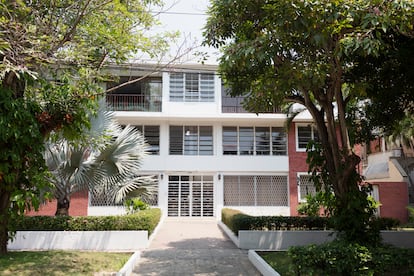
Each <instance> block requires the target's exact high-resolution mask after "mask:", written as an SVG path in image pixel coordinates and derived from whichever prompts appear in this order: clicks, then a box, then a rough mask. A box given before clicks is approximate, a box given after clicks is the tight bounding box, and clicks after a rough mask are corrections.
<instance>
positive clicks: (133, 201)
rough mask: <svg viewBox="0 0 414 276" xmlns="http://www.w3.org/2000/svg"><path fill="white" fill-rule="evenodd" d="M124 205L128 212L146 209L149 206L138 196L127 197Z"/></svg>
mask: <svg viewBox="0 0 414 276" xmlns="http://www.w3.org/2000/svg"><path fill="white" fill-rule="evenodd" d="M124 205H125V208H126V210H127V213H128V214H133V213H136V212H138V211H142V210H147V209H149V208H150V206H149V205H148V204H147V203H145V202H144V201H142V200H141V199H140V198H139V197H135V198H128V199H127V200H125V202H124Z"/></svg>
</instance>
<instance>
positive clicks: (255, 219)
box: [221, 208, 399, 235]
mask: <svg viewBox="0 0 414 276" xmlns="http://www.w3.org/2000/svg"><path fill="white" fill-rule="evenodd" d="M221 213H222V215H221V220H222V221H223V223H224V224H225V225H227V227H229V228H230V229H231V230H232V231H233V232H234V233H235V234H236V235H238V233H239V230H258V231H275V230H327V229H329V230H333V221H332V218H328V217H314V216H312V217H299V216H249V215H246V214H244V213H242V212H241V211H238V210H234V209H229V208H224V209H222V212H221ZM398 225H399V221H398V220H396V219H393V218H375V219H373V220H372V221H371V222H370V227H371V228H375V229H378V230H390V229H392V228H395V227H397V226H398Z"/></svg>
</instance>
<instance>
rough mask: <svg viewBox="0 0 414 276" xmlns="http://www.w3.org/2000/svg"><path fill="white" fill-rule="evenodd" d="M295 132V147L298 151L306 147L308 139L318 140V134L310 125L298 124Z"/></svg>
mask: <svg viewBox="0 0 414 276" xmlns="http://www.w3.org/2000/svg"><path fill="white" fill-rule="evenodd" d="M296 133H297V135H296V136H297V140H296V142H297V143H296V148H297V149H298V150H300V151H304V150H306V147H307V145H308V143H309V142H310V141H316V142H317V141H319V136H318V132H317V130H316V128H315V127H312V126H310V125H308V126H298V127H297V131H296Z"/></svg>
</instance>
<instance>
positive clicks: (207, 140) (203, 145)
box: [199, 126, 213, 155]
mask: <svg viewBox="0 0 414 276" xmlns="http://www.w3.org/2000/svg"><path fill="white" fill-rule="evenodd" d="M199 145H200V151H199V154H200V155H213V127H211V126H200V137H199Z"/></svg>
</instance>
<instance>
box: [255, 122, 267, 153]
mask: <svg viewBox="0 0 414 276" xmlns="http://www.w3.org/2000/svg"><path fill="white" fill-rule="evenodd" d="M255 131H256V133H255V136H256V155H270V128H268V127H256V128H255Z"/></svg>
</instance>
